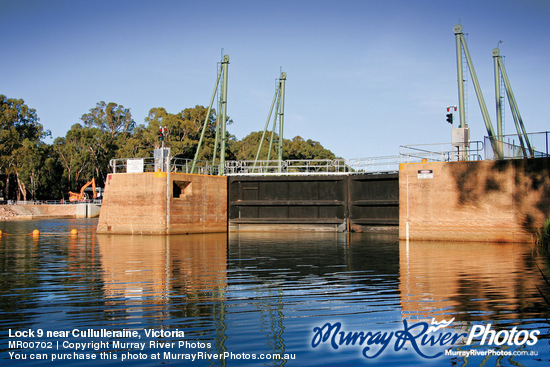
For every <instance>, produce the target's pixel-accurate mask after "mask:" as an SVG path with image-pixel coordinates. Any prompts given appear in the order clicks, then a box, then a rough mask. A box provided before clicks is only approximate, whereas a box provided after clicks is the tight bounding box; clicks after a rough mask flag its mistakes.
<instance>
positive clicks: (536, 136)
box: [485, 131, 550, 160]
mask: <svg viewBox="0 0 550 367" xmlns="http://www.w3.org/2000/svg"><path fill="white" fill-rule="evenodd" d="M527 137H528V139H529V143H530V145H531V148H532V150H533V152H532V153H533V154H531V152H529V150H528V147H526V144H525V141H523V140H522V141H520V139H519V137H518V135H517V134H512V135H503V136H502V137H500V138H499V137H492V138H490V137H488V136H486V137H485V146H486V147H492V146H493V144H494V146H496V147H499V148H500V150H501V151H502V155H503V156H502V157H501V158H500V159H521V158H543V157H550V131H543V132H538V133H529V134H527ZM522 142H523V143H524V144H523V146H522ZM485 159H488V160H492V159H499V158H498V157H497V155H496V154H495V152H493V149H492V148H490V149H489V148H488V149H485Z"/></svg>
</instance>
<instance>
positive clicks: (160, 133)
mask: <svg viewBox="0 0 550 367" xmlns="http://www.w3.org/2000/svg"><path fill="white" fill-rule="evenodd" d="M159 140H160V141H164V128H162V127H159Z"/></svg>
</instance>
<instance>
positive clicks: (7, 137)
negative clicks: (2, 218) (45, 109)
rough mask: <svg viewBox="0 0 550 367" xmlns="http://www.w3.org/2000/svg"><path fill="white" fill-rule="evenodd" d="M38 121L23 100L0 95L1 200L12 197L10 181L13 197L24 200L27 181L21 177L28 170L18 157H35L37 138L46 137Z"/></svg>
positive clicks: (47, 132)
mask: <svg viewBox="0 0 550 367" xmlns="http://www.w3.org/2000/svg"><path fill="white" fill-rule="evenodd" d="M38 121H39V119H38V116H37V114H36V110H35V109H33V108H29V107H28V106H27V105H26V104H25V101H23V100H22V99H13V98H7V97H6V96H4V95H0V128H1V129H0V173H3V174H4V177H5V184H4V190H5V198H8V199H9V198H15V196H14V195H12V194H11V193H10V192H9V188H10V186H11V185H10V180H11V179H15V180H16V181H17V187H18V188H19V190H18V192H17V197H18V198H19V197H21V196H23V197H24V198H26V195H27V191H26V186H27V184H28V183H29V182H25V181H24V179H23V177H25V175H26V174H27V172H25V169H28V167H26V165H24V164H22V159H23V158H24V157H20V155H21V154H25V155H26V154H29V155H30V156H31V157H35V158H36V156H35V154H37V152H39V151H40V149H39V147H38V146H39V144H40V139H42V138H44V137H46V136H48V135H50V132H49V131H44V129H43V127H42V125H41V124H40V123H39V122H38ZM36 159H37V158H36ZM35 173H36V172H35ZM29 178H30V176H29Z"/></svg>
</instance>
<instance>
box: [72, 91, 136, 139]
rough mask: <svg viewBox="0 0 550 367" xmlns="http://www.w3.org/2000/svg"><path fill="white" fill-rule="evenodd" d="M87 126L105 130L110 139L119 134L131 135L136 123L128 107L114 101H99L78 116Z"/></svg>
mask: <svg viewBox="0 0 550 367" xmlns="http://www.w3.org/2000/svg"><path fill="white" fill-rule="evenodd" d="M80 119H81V120H82V121H83V122H84V125H85V126H87V127H97V128H99V129H100V130H102V131H104V132H106V133H107V134H108V135H109V136H110V137H111V139H112V140H114V139H115V138H116V137H117V136H119V135H125V136H127V135H131V134H132V133H133V131H134V128H135V126H136V123H135V121H134V120H132V114H131V113H130V109H129V108H124V106H122V105H118V104H116V103H114V102H109V103H108V104H107V103H105V102H103V101H101V102H98V103H97V104H96V106H95V107H94V108H92V109H90V112H89V113H86V114H84V115H82V117H81V118H80Z"/></svg>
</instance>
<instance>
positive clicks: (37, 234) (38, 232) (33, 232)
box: [32, 229, 40, 236]
mask: <svg viewBox="0 0 550 367" xmlns="http://www.w3.org/2000/svg"><path fill="white" fill-rule="evenodd" d="M32 235H33V236H40V231H39V230H38V229H35V230H34V231H32Z"/></svg>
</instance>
